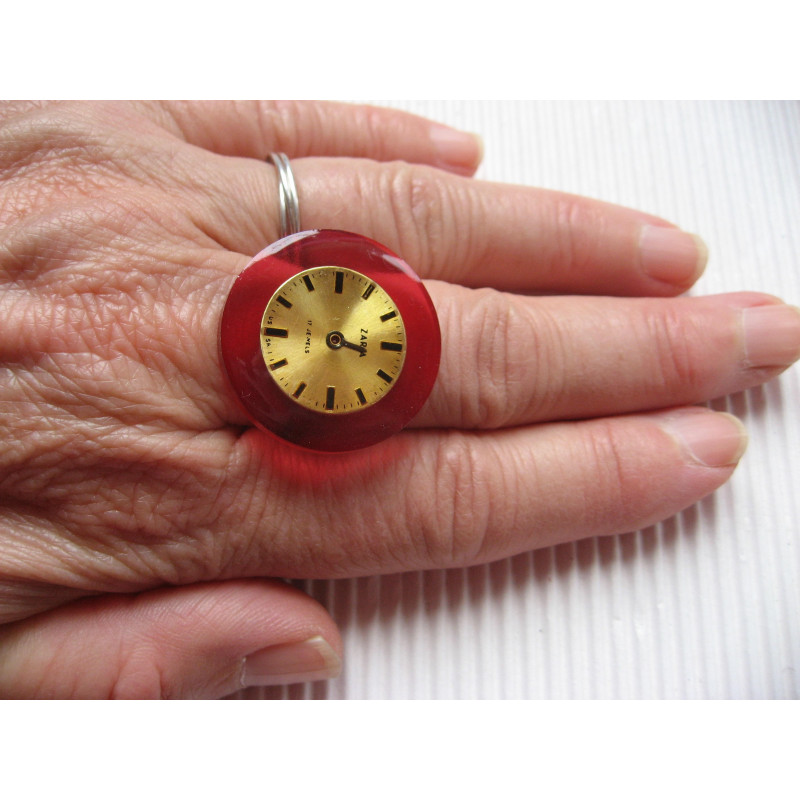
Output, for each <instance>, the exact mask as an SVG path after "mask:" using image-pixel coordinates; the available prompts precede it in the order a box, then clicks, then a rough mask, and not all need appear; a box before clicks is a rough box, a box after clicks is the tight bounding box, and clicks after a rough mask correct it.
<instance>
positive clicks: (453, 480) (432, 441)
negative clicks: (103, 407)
mask: <svg viewBox="0 0 800 800" xmlns="http://www.w3.org/2000/svg"><path fill="white" fill-rule="evenodd" d="M99 445H100V446H98V445H93V444H91V443H87V444H86V446H85V448H84V450H85V454H79V453H77V452H75V453H73V454H72V456H71V458H70V463H71V464H73V463H74V464H75V465H76V466H75V468H74V469H71V470H68V471H62V472H59V473H58V474H57V475H55V476H54V475H53V472H52V470H49V471H47V470H44V471H43V470H38V472H36V471H34V467H35V466H36V465H35V464H32V465H29V466H27V467H26V469H24V470H20V476H19V478H18V480H17V482H16V483H14V484H13V485H10V486H9V487H8V491H9V492H11V493H13V496H15V497H16V498H17V503H18V504H19V506H20V507H34V504H36V507H38V508H42V507H46V508H48V510H49V513H48V520H47V521H45V520H44V519H42V518H41V517H39V518H37V519H36V520H33V521H28V522H27V523H26V521H25V520H24V519H18V520H17V531H16V533H15V532H14V531H11V532H10V535H9V534H7V535H6V537H5V540H4V553H5V563H6V578H7V579H9V580H13V581H16V583H23V584H24V583H25V582H26V581H27V582H30V581H32V580H33V579H35V580H38V581H42V580H47V581H49V582H51V583H53V584H56V585H65V586H69V587H71V588H72V589H74V590H82V591H84V592H86V593H89V592H98V591H103V590H104V589H105V590H106V591H107V590H108V587H110V586H114V587H115V590H116V591H127V592H133V591H137V590H138V591H140V590H142V589H146V588H151V587H156V586H160V585H163V584H164V583H165V582H169V583H170V584H190V583H191V584H195V583H197V582H198V581H208V580H222V579H231V578H241V577H248V576H252V577H255V576H260V575H273V576H278V577H283V578H338V577H348V576H356V575H369V574H378V573H386V572H398V571H405V570H414V569H439V568H448V567H459V566H466V565H469V564H477V563H483V562H486V561H490V560H494V559H498V558H504V557H506V556H510V555H514V554H516V553H520V552H523V551H526V550H531V549H535V548H537V547H543V546H548V545H552V544H557V543H560V542H565V541H571V540H574V539H580V538H585V537H589V536H598V535H607V534H613V533H623V532H627V531H631V530H636V529H639V528H642V527H646V526H648V525H652V524H654V523H655V522H657V521H659V520H662V519H665V518H667V517H669V516H671V515H673V514H675V513H677V512H678V511H680V510H681V509H682V508H685V507H686V506H688V505H691V504H692V503H694V502H696V501H697V500H699V499H700V498H702V497H704V496H705V495H706V494H708V493H709V492H711V491H713V490H714V489H716V488H717V487H718V486H720V485H721V484H722V483H723V482H724V481H725V480H727V479H728V477H729V476H730V475H731V473H732V471H733V468H734V466H735V464H736V463H737V461H738V459H739V457H740V455H741V453H742V450H743V449H744V436H743V433H742V427H741V425H740V424H739V423H737V422H736V421H735V420H733V419H732V418H730V417H729V416H728V415H725V414H722V415H720V414H717V413H715V412H711V411H708V410H707V409H703V408H689V409H683V410H674V411H670V412H662V413H654V414H646V415H635V416H627V417H610V418H606V419H596V420H590V421H582V422H573V423H547V424H543V425H538V426H532V427H524V428H517V429H509V430H504V431H501V432H492V433H486V432H481V433H475V432H461V431H456V430H453V431H449V432H435V431H428V430H422V431H420V430H415V431H405V432H403V433H402V434H400V435H398V436H395V437H394V438H392V439H389V440H387V441H386V442H384V443H383V444H381V445H380V446H379V447H373V448H368V449H366V450H363V451H359V452H355V453H348V454H340V455H329V454H318V453H313V452H309V451H305V450H301V449H299V448H295V447H291V446H289V445H287V444H286V443H283V442H280V441H279V440H277V439H275V438H273V437H270V436H267V435H265V434H263V433H262V432H260V431H258V430H254V429H250V430H247V431H245V432H242V433H240V435H234V434H233V433H231V432H223V431H219V432H216V433H213V434H207V435H204V436H195V437H189V436H177V435H175V434H166V433H163V434H158V433H155V432H152V431H151V432H148V433H145V434H143V435H142V436H140V437H138V438H137V437H135V436H131V437H130V443H129V444H128V445H127V447H126V451H127V455H126V458H127V459H128V461H129V462H132V463H133V466H131V467H130V468H129V469H127V470H125V469H122V468H120V459H119V454H118V453H117V452H115V451H114V450H111V451H109V450H108V449H107V448H103V447H102V445H103V443H102V442H101V443H99ZM74 449H75V448H73V450H74ZM134 459H135V461H134ZM86 461H90V462H91V466H83V463H84V462H86ZM42 473H44V474H42ZM109 474H113V475H114V482H113V485H109V477H108V476H109ZM7 483H9V482H7ZM45 522H46V523H47V524H45ZM32 530H33V531H36V535H35V536H31V535H30V534H29V531H32ZM56 537H58V538H56ZM53 541H56V542H58V545H57V546H54V545H53V544H52V543H53ZM30 564H36V566H37V568H36V574H35V575H32V574H31V568H30ZM43 576H44V577H43Z"/></svg>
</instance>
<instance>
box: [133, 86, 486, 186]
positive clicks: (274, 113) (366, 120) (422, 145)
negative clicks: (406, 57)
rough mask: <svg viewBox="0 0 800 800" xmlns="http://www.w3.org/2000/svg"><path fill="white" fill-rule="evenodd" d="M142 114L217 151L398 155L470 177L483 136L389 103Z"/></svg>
mask: <svg viewBox="0 0 800 800" xmlns="http://www.w3.org/2000/svg"><path fill="white" fill-rule="evenodd" d="M145 108H146V111H147V113H150V114H151V115H153V116H154V118H156V119H157V120H158V121H159V122H160V123H161V124H163V125H164V126H165V127H168V128H169V129H171V130H173V131H175V132H177V133H179V134H180V135H181V136H182V137H183V138H184V139H185V140H186V141H188V142H190V143H192V144H195V145H198V146H200V147H203V148H205V149H207V150H212V151H214V152H216V153H220V154H222V155H234V156H246V157H249V158H258V159H264V158H265V157H266V156H267V155H268V154H269V153H271V152H274V151H278V152H284V153H286V154H287V155H288V156H289V157H290V158H299V157H302V156H312V155H316V156H352V157H357V158H370V159H375V160H376V161H393V160H395V159H399V160H402V161H409V162H413V163H418V164H429V165H430V166H432V167H438V168H440V169H444V170H448V171H450V172H455V173H458V174H461V175H472V174H474V172H475V170H476V169H477V168H478V165H479V164H480V161H481V157H482V152H483V151H482V145H481V141H480V138H479V137H477V136H476V135H475V134H471V133H466V132H464V131H459V130H456V129H455V128H451V127H450V126H447V125H442V124H440V123H438V122H434V121H432V120H429V119H425V118H424V117H419V116H416V115H414V114H409V113H407V112H404V111H398V110H395V109H390V108H379V107H376V106H368V105H351V104H347V103H332V102H316V101H315V102H304V101H290V100H271V101H255V102H246V103H244V102H232V101H224V102H207V101H206V102H161V103H157V104H147V106H146V107H145Z"/></svg>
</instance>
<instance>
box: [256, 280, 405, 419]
mask: <svg viewBox="0 0 800 800" xmlns="http://www.w3.org/2000/svg"><path fill="white" fill-rule="evenodd" d="M261 353H262V355H263V357H264V362H265V364H266V366H267V371H268V374H269V375H270V377H271V378H272V380H274V381H275V383H276V384H277V385H278V387H279V388H280V389H281V390H282V391H283V392H284V393H285V394H286V395H287V396H288V397H289V398H291V399H292V400H293V401H294V402H296V403H298V404H300V405H301V406H304V407H306V408H308V409H311V410H312V411H319V412H322V413H327V414H347V413H350V412H353V411H359V410H361V409H364V408H367V407H369V406H371V405H373V404H375V403H377V402H378V401H379V400H381V399H382V398H383V397H385V396H386V395H387V394H388V393H389V392H390V391H391V390H392V387H393V386H394V385H395V382H396V381H397V379H398V378H399V376H400V373H401V371H402V369H403V363H404V361H405V356H406V335H405V328H404V325H403V319H402V317H401V315H400V312H399V310H398V308H397V307H396V305H395V303H394V301H393V300H392V298H391V297H389V295H388V294H387V293H386V291H385V290H384V289H383V288H382V287H381V286H380V285H379V284H378V283H376V282H375V281H374V280H372V279H370V278H368V277H366V276H365V275H362V274H361V273H360V272H356V271H355V270H352V269H347V268H344V267H338V266H321V267H315V268H313V269H308V270H306V271H304V272H300V273H298V274H296V275H295V276H294V277H292V278H290V279H289V280H288V281H286V283H284V284H283V285H282V286H280V287H279V288H278V290H277V291H276V292H275V293H274V294H273V295H272V298H271V299H270V301H269V304H268V305H267V307H266V309H265V311H264V315H263V318H262V321H261Z"/></svg>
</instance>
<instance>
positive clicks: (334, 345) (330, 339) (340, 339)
mask: <svg viewBox="0 0 800 800" xmlns="http://www.w3.org/2000/svg"><path fill="white" fill-rule="evenodd" d="M325 343H326V344H327V345H328V347H330V348H331V350H340V349H341V348H342V347H347V348H349V349H350V350H355V351H356V352H357V353H360V354H361V355H366V354H367V348H366V347H364V346H361V345H358V344H353V343H352V342H348V341H347V339H345V338H344V334H343V333H341V332H340V331H331V332H330V333H329V334H328V335H327V336H326V337H325Z"/></svg>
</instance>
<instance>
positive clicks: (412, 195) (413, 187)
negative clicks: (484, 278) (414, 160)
mask: <svg viewBox="0 0 800 800" xmlns="http://www.w3.org/2000/svg"><path fill="white" fill-rule="evenodd" d="M381 176H382V177H381V182H382V186H381V187H380V189H379V195H381V196H382V197H383V198H384V199H385V201H386V202H387V204H388V207H389V209H390V211H391V215H392V220H393V223H394V227H395V231H396V237H397V241H398V246H399V248H400V250H401V252H402V253H403V254H404V255H407V257H408V258H413V259H414V261H415V262H416V263H430V262H431V261H432V260H434V258H435V257H436V256H437V255H438V256H439V257H441V253H442V251H444V250H446V249H447V248H446V244H447V242H446V237H447V232H448V230H450V229H451V227H452V221H453V198H452V196H451V194H450V192H449V190H448V188H447V185H446V183H445V181H444V180H442V178H441V176H439V175H438V174H437V172H436V170H433V169H429V168H426V167H418V166H415V165H411V164H405V163H400V162H397V163H393V164H389V165H387V166H386V168H385V169H384V170H382V171H381Z"/></svg>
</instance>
